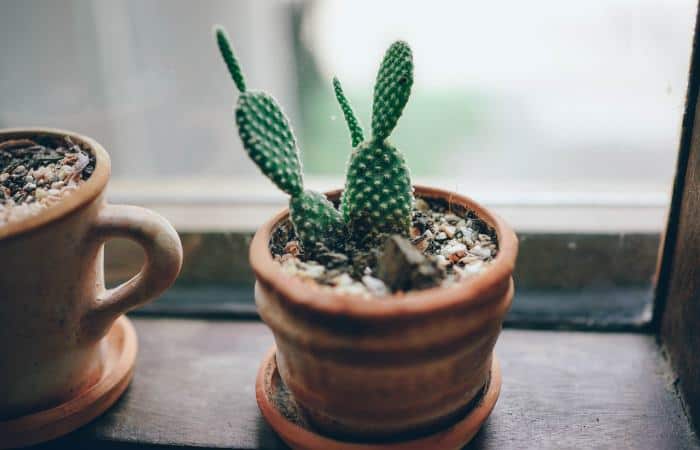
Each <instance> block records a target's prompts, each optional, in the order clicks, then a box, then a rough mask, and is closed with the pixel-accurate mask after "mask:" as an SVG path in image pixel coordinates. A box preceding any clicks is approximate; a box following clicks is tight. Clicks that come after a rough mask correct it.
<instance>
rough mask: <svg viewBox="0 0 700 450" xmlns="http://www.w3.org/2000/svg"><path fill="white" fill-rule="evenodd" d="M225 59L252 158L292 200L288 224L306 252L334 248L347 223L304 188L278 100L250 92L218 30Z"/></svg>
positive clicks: (320, 197) (240, 129) (319, 196)
mask: <svg viewBox="0 0 700 450" xmlns="http://www.w3.org/2000/svg"><path fill="white" fill-rule="evenodd" d="M215 34H216V41H217V44H218V46H219V51H220V52H221V56H222V57H223V59H224V62H225V63H226V66H227V68H228V70H229V73H230V74H231V77H232V78H233V81H234V84H235V85H236V87H237V88H238V90H239V91H240V95H239V97H238V103H237V105H236V114H235V115H236V124H237V125H238V134H239V136H240V138H241V141H242V142H243V147H244V148H245V150H246V152H247V153H248V156H250V158H251V159H252V160H253V162H254V163H255V164H256V165H257V166H258V167H259V168H260V170H261V171H262V173H263V174H264V175H265V176H267V177H268V178H269V179H270V180H272V182H273V183H275V185H277V187H278V188H280V189H281V190H282V191H284V192H286V193H287V194H289V196H290V200H289V210H290V220H291V222H292V225H293V226H294V230H295V231H296V233H297V236H298V237H299V241H300V243H301V246H302V248H303V249H304V251H305V252H308V253H312V252H313V251H314V249H315V248H317V244H318V243H321V244H323V245H325V246H326V247H327V248H329V249H336V248H338V246H339V245H340V244H341V243H342V241H343V238H344V235H345V223H344V221H343V218H342V216H341V214H340V212H339V211H338V210H336V209H335V207H334V206H333V204H332V203H331V202H330V201H328V199H326V197H325V196H324V195H323V194H320V193H318V192H314V191H311V190H305V189H304V183H303V177H302V173H301V162H300V160H299V148H298V146H297V143H296V139H295V137H294V133H293V132H292V128H291V126H290V124H289V121H288V120H287V117H286V116H285V115H284V113H283V112H282V109H281V108H280V106H279V105H278V104H277V101H276V100H275V99H274V98H273V97H271V96H270V95H268V94H266V93H264V92H255V91H248V90H247V89H246V83H245V79H244V77H243V73H242V71H241V68H240V65H239V64H238V60H237V59H236V57H235V54H234V53H233V50H232V49H231V45H230V44H229V40H228V37H227V36H226V32H225V31H224V30H223V28H221V27H216V29H215Z"/></svg>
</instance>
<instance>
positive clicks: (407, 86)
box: [372, 41, 413, 141]
mask: <svg viewBox="0 0 700 450" xmlns="http://www.w3.org/2000/svg"><path fill="white" fill-rule="evenodd" d="M411 86H413V55H412V53H411V48H410V47H409V46H408V44H406V43H405V42H402V41H398V42H395V43H393V44H392V45H391V47H389V49H388V50H387V51H386V54H385V55H384V60H383V61H382V64H381V66H380V67H379V73H378V74H377V82H376V83H375V85H374V103H373V105H372V134H373V137H374V139H376V140H378V141H383V140H384V139H386V138H387V137H389V135H390V134H391V132H392V131H393V129H394V127H395V126H396V122H397V121H398V120H399V117H401V113H402V112H403V108H404V106H406V102H407V101H408V97H409V95H410V94H411Z"/></svg>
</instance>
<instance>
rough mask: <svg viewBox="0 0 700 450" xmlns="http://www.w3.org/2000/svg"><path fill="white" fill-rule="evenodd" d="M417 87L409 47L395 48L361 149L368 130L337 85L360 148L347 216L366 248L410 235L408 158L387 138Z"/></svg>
mask: <svg viewBox="0 0 700 450" xmlns="http://www.w3.org/2000/svg"><path fill="white" fill-rule="evenodd" d="M412 85H413V57H412V54H411V49H410V48H409V46H408V44H406V43H405V42H401V41H399V42H395V43H394V44H392V45H391V46H390V47H389V49H388V50H387V52H386V54H385V55H384V59H383V61H382V64H381V66H380V68H379V73H378V74H377V81H376V83H375V86H374V101H373V105H372V137H371V138H370V139H368V140H366V141H364V142H362V143H359V142H358V141H359V140H361V139H362V135H363V133H362V129H361V128H360V125H359V122H358V120H357V118H355V115H354V113H353V111H352V108H351V107H350V105H349V102H348V101H347V99H346V98H345V95H344V94H343V91H342V88H341V87H340V82H339V81H338V80H337V79H336V80H334V87H335V92H336V98H337V99H338V103H339V104H340V107H341V109H342V111H343V113H344V115H345V119H346V122H347V123H348V127H349V129H350V134H351V138H352V144H353V147H355V148H354V150H353V152H352V154H351V155H350V161H349V163H348V170H347V176H346V180H345V190H344V192H343V198H342V200H341V211H342V213H343V219H344V220H345V222H346V223H347V224H348V227H349V229H350V231H351V234H352V236H353V238H354V239H355V240H356V241H358V242H360V243H364V244H365V245H376V244H377V242H376V238H378V237H379V236H381V235H383V234H385V233H388V234H395V233H396V234H401V235H404V236H408V234H409V230H410V225H411V207H412V206H413V200H414V199H413V188H412V186H411V179H410V175H409V171H408V168H407V167H406V162H405V161H404V158H403V155H402V154H401V153H400V152H399V151H398V150H397V149H396V148H395V147H394V146H393V145H391V144H390V143H389V142H388V141H387V138H388V137H389V135H390V134H391V132H392V131H393V129H394V127H395V126H396V122H397V121H398V119H399V117H400V116H401V113H402V112H403V108H404V106H406V102H407V101H408V97H409V95H410V92H411V86H412ZM358 144H359V145H358Z"/></svg>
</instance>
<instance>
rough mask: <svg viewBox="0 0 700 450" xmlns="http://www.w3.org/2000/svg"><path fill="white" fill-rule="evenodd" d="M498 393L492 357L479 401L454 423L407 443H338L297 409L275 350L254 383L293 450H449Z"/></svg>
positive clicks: (472, 429)
mask: <svg viewBox="0 0 700 450" xmlns="http://www.w3.org/2000/svg"><path fill="white" fill-rule="evenodd" d="M500 391H501V369H500V366H499V364H498V360H497V359H496V356H495V355H494V356H493V363H492V365H491V378H490V382H489V384H488V387H487V388H486V390H485V392H484V393H483V394H482V398H481V400H480V401H479V402H478V403H477V404H476V406H475V407H474V408H473V409H472V410H470V411H469V413H468V414H467V415H466V416H465V417H464V418H462V419H460V420H459V421H458V422H457V423H455V424H453V425H451V426H449V427H447V428H445V429H443V430H440V431H437V432H435V433H434V434H431V435H428V436H423V437H420V438H416V439H411V440H406V441H392V442H383V443H368V442H361V443H360V442H350V441H340V440H336V439H334V438H331V437H326V436H323V435H321V434H319V433H318V432H317V431H315V430H314V429H313V428H312V427H311V425H310V424H309V422H308V420H307V419H306V418H305V416H304V413H303V412H302V411H301V410H300V409H299V407H298V406H297V404H296V403H295V402H294V399H293V398H292V396H291V393H290V392H289V390H288V389H287V387H286V386H285V385H284V383H283V382H282V379H281V378H280V376H279V372H278V371H277V361H276V358H275V347H274V346H273V347H272V348H271V349H270V350H269V351H268V353H267V355H265V358H264V359H263V362H262V365H261V366H260V369H259V370H258V376H257V380H256V382H255V396H256V398H257V401H258V407H259V408H260V411H261V412H262V415H263V416H264V417H265V420H267V423H269V424H270V426H271V427H272V428H273V429H274V430H275V432H277V434H278V435H279V436H280V437H281V438H282V440H283V441H284V442H285V443H286V444H287V445H289V446H290V447H291V448H293V449H295V450H425V449H435V450H452V449H455V450H456V449H461V448H462V447H464V446H465V445H466V444H467V443H468V442H469V441H471V440H472V438H473V437H474V436H475V435H476V433H477V432H478V431H479V429H480V428H481V425H482V424H483V423H484V421H485V420H486V419H487V418H488V416H489V414H491V411H492V410H493V407H494V405H495V404H496V400H498V395H499V393H500Z"/></svg>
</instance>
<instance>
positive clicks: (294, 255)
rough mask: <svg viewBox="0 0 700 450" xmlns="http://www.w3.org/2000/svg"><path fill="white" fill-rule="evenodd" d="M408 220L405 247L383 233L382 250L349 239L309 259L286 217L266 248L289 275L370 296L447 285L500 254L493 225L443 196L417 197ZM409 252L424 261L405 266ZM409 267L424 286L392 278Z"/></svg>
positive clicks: (332, 288)
mask: <svg viewBox="0 0 700 450" xmlns="http://www.w3.org/2000/svg"><path fill="white" fill-rule="evenodd" d="M412 224H413V226H412V228H411V236H410V244H408V243H407V245H409V246H411V247H412V248H410V249H404V251H402V250H401V249H400V248H396V247H400V244H399V245H398V246H397V245H394V244H395V242H389V241H394V239H391V238H390V236H386V240H385V242H386V243H385V245H384V246H380V247H381V248H372V249H369V250H363V249H358V248H356V247H354V246H353V245H352V243H348V245H346V247H345V249H343V251H336V252H332V251H328V250H327V249H320V250H318V251H316V252H314V254H313V257H312V256H310V255H308V254H305V253H304V252H303V251H302V249H301V248H300V246H299V243H298V240H297V237H296V234H295V232H294V229H293V227H292V225H291V223H290V222H289V221H285V222H282V223H280V224H279V225H278V226H277V227H276V228H275V229H274V230H273V234H272V239H271V240H270V251H271V252H272V255H273V257H274V259H275V260H276V261H277V262H278V263H279V264H280V265H281V267H282V270H283V271H284V272H285V273H287V274H289V275H292V276H298V277H301V278H303V279H305V280H308V281H309V282H313V283H318V284H319V285H321V286H322V287H324V288H326V289H331V290H333V291H336V292H342V293H351V294H359V295H361V296H364V297H368V298H371V297H373V296H378V297H381V296H384V295H389V294H391V293H396V292H401V291H405V290H409V289H420V288H424V287H431V286H449V285H451V284H454V283H456V282H459V281H462V280H464V279H468V278H470V277H472V276H474V275H477V274H479V273H481V272H482V271H484V270H485V269H487V268H488V266H489V264H490V263H491V261H493V258H494V257H495V256H496V254H497V253H498V240H497V236H496V232H495V230H494V229H493V228H492V227H491V226H489V225H488V224H487V223H486V222H485V221H483V220H482V219H480V218H479V217H478V216H477V215H476V213H475V212H474V211H471V210H465V209H464V208H460V207H457V206H455V205H452V204H449V203H448V202H446V201H444V200H438V199H422V198H417V199H416V202H415V205H414V208H413V211H412ZM405 250H408V252H405ZM414 250H415V251H414ZM387 252H390V253H387ZM412 252H413V253H420V255H422V256H420V255H419V257H420V258H422V259H423V260H424V261H422V262H420V263H416V264H415V267H412V268H411V269H408V267H407V266H409V265H411V261H410V260H411V257H410V255H408V256H407V255H406V254H404V253H412ZM405 258H408V259H409V261H406V260H405ZM392 265H394V268H393V269H392V268H391V266H392ZM387 267H389V268H388V269H387ZM407 270H412V271H414V272H417V271H418V272H421V271H422V272H426V273H428V274H429V275H427V278H426V277H423V278H424V279H425V283H423V284H424V285H416V284H415V283H413V286H412V287H410V288H409V289H406V288H405V287H404V286H405V285H403V286H402V284H401V283H399V284H398V285H397V283H396V282H395V281H396V277H395V276H393V275H391V273H390V272H392V271H397V272H406V271H407Z"/></svg>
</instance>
